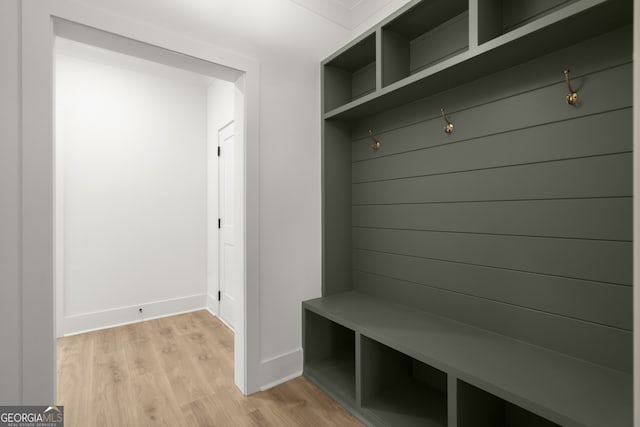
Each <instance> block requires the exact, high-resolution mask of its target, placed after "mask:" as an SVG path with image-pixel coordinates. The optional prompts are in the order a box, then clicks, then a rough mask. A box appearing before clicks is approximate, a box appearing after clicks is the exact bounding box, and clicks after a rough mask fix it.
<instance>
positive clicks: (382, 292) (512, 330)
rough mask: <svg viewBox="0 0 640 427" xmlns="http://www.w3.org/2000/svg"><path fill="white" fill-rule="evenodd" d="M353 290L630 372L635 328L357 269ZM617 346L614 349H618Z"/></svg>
mask: <svg viewBox="0 0 640 427" xmlns="http://www.w3.org/2000/svg"><path fill="white" fill-rule="evenodd" d="M354 290H355V291H357V292H364V293H367V294H369V295H373V296H375V297H379V298H387V299H388V297H389V295H394V299H393V301H394V302H395V303H398V304H403V305H408V306H411V307H415V308H418V309H420V310H424V311H427V312H429V313H433V314H436V315H439V316H444V317H448V318H452V319H454V320H457V321H460V322H463V323H466V324H469V325H473V326H476V327H479V328H482V329H486V330H490V331H493V332H496V333H499V334H502V335H506V336H510V337H513V338H515V339H518V340H522V341H525V342H528V343H531V344H535V345H540V346H542V347H545V348H548V349H551V350H554V351H558V352H560V353H564V354H568V355H571V356H574V357H577V358H579V359H582V360H588V361H590V362H593V363H597V364H599V365H604V366H608V367H610V368H612V369H618V370H622V371H625V372H631V370H632V366H633V360H632V351H631V350H632V349H631V346H632V335H633V334H632V333H631V332H630V331H625V330H621V329H616V328H611V327H607V326H602V325H597V324H594V323H589V322H584V321H581V320H576V319H570V318H567V317H562V316H557V315H552V314H548V313H543V312H540V311H535V310H527V309H524V308H521V307H516V306H513V305H509V304H502V303H498V302H495V301H490V300H485V299H480V298H476V297H473V296H468V295H462V294H459V293H454V292H447V291H444V290H441V289H436V288H431V287H428V286H422V285H419V284H415V283H411V282H406V281H402V280H397V279H390V278H387V277H382V276H377V275H374V274H367V273H363V272H354ZM613 349H615V351H614V350H613Z"/></svg>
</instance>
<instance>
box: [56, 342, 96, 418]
mask: <svg viewBox="0 0 640 427" xmlns="http://www.w3.org/2000/svg"><path fill="white" fill-rule="evenodd" d="M57 356H58V357H57V360H58V366H57V376H58V403H59V404H60V405H63V406H65V422H66V423H67V425H77V426H80V425H83V424H84V422H85V421H86V420H88V419H89V416H90V407H91V395H92V394H93V381H92V375H91V374H90V372H91V370H92V360H93V340H92V338H91V336H90V334H81V335H74V336H71V337H67V338H64V339H62V340H58V349H57Z"/></svg>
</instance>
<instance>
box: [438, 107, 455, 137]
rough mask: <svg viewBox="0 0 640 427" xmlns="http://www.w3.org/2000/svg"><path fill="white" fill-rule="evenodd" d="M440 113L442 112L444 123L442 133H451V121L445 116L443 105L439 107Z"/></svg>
mask: <svg viewBox="0 0 640 427" xmlns="http://www.w3.org/2000/svg"><path fill="white" fill-rule="evenodd" d="M440 113H442V118H443V119H444V121H445V123H446V125H445V126H444V133H446V134H447V135H449V134H451V132H453V123H451V122H450V121H449V118H448V117H447V115H446V114H445V112H444V107H442V108H441V109H440Z"/></svg>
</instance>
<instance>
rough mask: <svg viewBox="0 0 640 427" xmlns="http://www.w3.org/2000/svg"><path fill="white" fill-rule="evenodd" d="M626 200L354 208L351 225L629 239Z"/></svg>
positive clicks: (630, 209)
mask: <svg viewBox="0 0 640 427" xmlns="http://www.w3.org/2000/svg"><path fill="white" fill-rule="evenodd" d="M632 215H633V200H632V198H631V197H624V198H605V199H559V200H535V201H502V202H462V203H442V204H431V203H430V204H400V205H361V206H353V208H352V215H351V218H352V220H351V223H352V224H353V226H356V227H374V228H403V229H410V230H431V231H458V232H467V233H491V234H512V235H522V236H541V237H568V238H584V239H602V240H628V241H631V239H632V237H633V236H632V232H633V218H632Z"/></svg>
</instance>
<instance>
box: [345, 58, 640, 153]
mask: <svg viewBox="0 0 640 427" xmlns="http://www.w3.org/2000/svg"><path fill="white" fill-rule="evenodd" d="M632 71H633V66H632V64H625V65H622V66H619V67H616V68H611V69H607V70H604V71H602V72H599V73H596V74H593V75H589V76H586V77H584V78H581V79H579V78H577V79H575V80H576V82H575V83H574V84H575V85H576V88H578V89H576V90H577V91H578V92H579V104H577V105H576V106H571V105H568V104H567V103H566V101H565V99H564V96H565V95H566V92H567V86H566V84H565V83H563V84H564V85H563V84H560V83H558V84H555V85H552V86H545V87H542V88H540V89H537V90H534V91H529V92H525V93H521V94H518V95H514V96H511V97H508V98H503V99H500V100H498V101H494V102H490V103H486V104H485V103H482V102H483V101H484V100H482V99H478V103H481V105H478V106H476V107H473V108H469V109H465V110H454V109H453V108H452V107H451V106H450V105H449V104H443V105H444V106H446V111H447V112H448V117H449V120H450V121H451V122H453V124H454V130H453V133H452V134H450V135H447V134H445V133H444V131H443V127H444V121H443V120H442V118H441V117H440V108H439V107H438V108H436V109H434V110H432V111H430V112H428V113H427V114H426V115H425V116H424V118H423V120H424V121H422V122H419V123H417V124H416V125H414V126H411V127H408V128H400V127H399V126H397V127H394V130H393V131H390V132H385V133H381V132H380V131H379V125H378V126H375V125H374V126H372V127H371V129H372V131H374V133H375V134H376V137H377V138H378V139H379V140H380V143H381V148H380V150H378V151H375V152H373V151H372V150H370V149H368V145H367V138H366V137H365V138H363V139H356V140H354V143H353V145H354V147H353V150H357V151H356V153H354V154H352V156H353V160H362V159H366V158H376V157H380V156H385V155H389V154H394V153H400V152H405V151H408V150H415V149H420V148H424V147H425V146H435V145H442V144H447V143H451V142H455V141H461V140H467V139H475V138H477V137H481V136H485V135H492V134H495V133H498V132H507V131H512V130H517V129H522V128H527V127H532V126H538V125H541V124H545V123H551V122H556V121H560V120H569V119H575V118H579V117H582V116H585V115H591V114H598V113H602V112H605V111H610V110H615V109H620V108H625V107H629V106H631V105H632V103H633V100H632V93H631V92H630V91H629V85H630V84H631V81H632ZM578 85H579V86H578ZM462 89H463V88H460V90H462ZM467 95H468V96H470V97H471V96H473V93H467ZM611 125H612V124H611V123H608V125H607V129H610V128H611ZM616 125H620V123H616ZM363 137H364V135H363Z"/></svg>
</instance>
